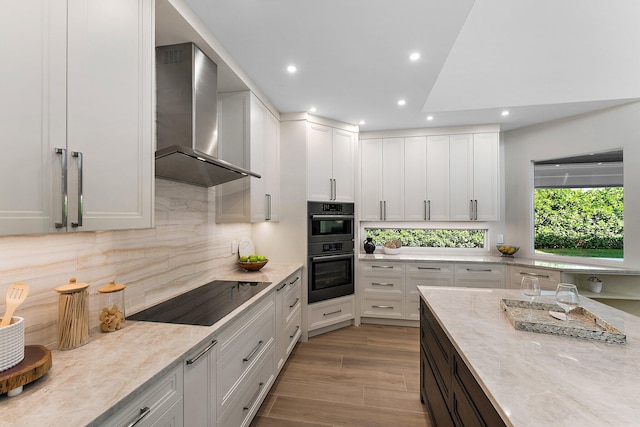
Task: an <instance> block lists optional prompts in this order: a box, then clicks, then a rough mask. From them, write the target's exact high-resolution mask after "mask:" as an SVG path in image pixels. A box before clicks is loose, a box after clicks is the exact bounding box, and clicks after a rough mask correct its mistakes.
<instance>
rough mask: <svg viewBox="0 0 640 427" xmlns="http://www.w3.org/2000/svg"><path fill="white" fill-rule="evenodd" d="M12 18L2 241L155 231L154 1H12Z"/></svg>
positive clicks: (6, 38) (5, 86) (6, 35)
mask: <svg viewBox="0 0 640 427" xmlns="http://www.w3.org/2000/svg"><path fill="white" fill-rule="evenodd" d="M7 6H8V10H7ZM5 12H6V13H7V14H8V16H11V17H12V19H11V20H9V21H7V22H6V23H5V24H6V25H3V26H2V29H0V35H1V41H0V45H2V48H3V51H4V52H5V54H7V55H8V57H11V58H12V61H11V67H8V68H7V67H5V72H6V73H8V75H7V76H5V78H4V79H3V82H2V83H0V88H1V91H2V93H3V96H2V98H3V99H2V102H0V112H1V113H2V115H3V117H4V120H3V121H2V124H0V131H2V134H3V139H4V141H5V143H4V144H5V146H6V149H7V152H9V153H14V155H16V156H15V157H14V161H11V162H6V164H5V165H4V167H3V168H1V171H0V179H1V180H2V182H3V183H4V184H3V188H2V193H3V197H2V200H1V201H0V234H25V233H49V232H60V231H93V230H110V229H128V228H146V227H151V226H152V213H153V133H154V125H153V123H154V120H153V99H154V95H153V94H154V92H153V64H154V32H153V19H154V18H153V17H154V13H153V2H152V1H151V0H139V1H129V0H115V1H110V2H100V1H95V0H69V1H68V2H64V1H54V2H41V3H38V4H34V3H33V2H21V1H11V2H7V5H5ZM17 33H20V34H23V37H22V38H21V42H20V43H15V41H12V37H13V35H15V34H17ZM16 178H18V179H16ZM65 178H66V179H65Z"/></svg>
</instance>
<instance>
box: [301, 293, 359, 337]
mask: <svg viewBox="0 0 640 427" xmlns="http://www.w3.org/2000/svg"><path fill="white" fill-rule="evenodd" d="M307 310H308V311H307V317H308V330H309V331H313V330H315V329H320V328H324V327H326V326H331V325H335V324H336V323H340V322H344V321H346V320H351V319H353V318H355V313H356V307H355V299H354V296H353V295H348V296H346V297H340V298H334V299H330V300H327V301H321V302H317V303H314V304H309V306H308V307H307Z"/></svg>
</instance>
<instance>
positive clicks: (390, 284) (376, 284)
mask: <svg viewBox="0 0 640 427" xmlns="http://www.w3.org/2000/svg"><path fill="white" fill-rule="evenodd" d="M371 284H372V285H373V286H394V285H393V283H380V282H371Z"/></svg>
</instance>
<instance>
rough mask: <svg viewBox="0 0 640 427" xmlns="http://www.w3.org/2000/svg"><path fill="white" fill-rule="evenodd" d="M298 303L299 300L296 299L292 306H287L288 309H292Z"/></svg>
mask: <svg viewBox="0 0 640 427" xmlns="http://www.w3.org/2000/svg"><path fill="white" fill-rule="evenodd" d="M298 302H300V298H296V300H295V301H294V303H293V304H291V305H290V306H289V308H293V307H295V306H296V305H298Z"/></svg>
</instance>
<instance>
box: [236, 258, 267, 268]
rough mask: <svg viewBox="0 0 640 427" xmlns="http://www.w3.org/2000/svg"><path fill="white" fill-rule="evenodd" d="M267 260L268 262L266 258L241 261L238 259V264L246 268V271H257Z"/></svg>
mask: <svg viewBox="0 0 640 427" xmlns="http://www.w3.org/2000/svg"><path fill="white" fill-rule="evenodd" d="M268 262H269V260H268V259H266V260H264V261H258V262H241V261H238V265H239V266H240V267H242V268H244V269H245V270H248V271H258V270H260V269H261V268H262V267H264V266H265V265H266V264H267V263H268Z"/></svg>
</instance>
